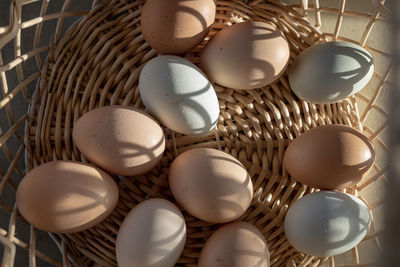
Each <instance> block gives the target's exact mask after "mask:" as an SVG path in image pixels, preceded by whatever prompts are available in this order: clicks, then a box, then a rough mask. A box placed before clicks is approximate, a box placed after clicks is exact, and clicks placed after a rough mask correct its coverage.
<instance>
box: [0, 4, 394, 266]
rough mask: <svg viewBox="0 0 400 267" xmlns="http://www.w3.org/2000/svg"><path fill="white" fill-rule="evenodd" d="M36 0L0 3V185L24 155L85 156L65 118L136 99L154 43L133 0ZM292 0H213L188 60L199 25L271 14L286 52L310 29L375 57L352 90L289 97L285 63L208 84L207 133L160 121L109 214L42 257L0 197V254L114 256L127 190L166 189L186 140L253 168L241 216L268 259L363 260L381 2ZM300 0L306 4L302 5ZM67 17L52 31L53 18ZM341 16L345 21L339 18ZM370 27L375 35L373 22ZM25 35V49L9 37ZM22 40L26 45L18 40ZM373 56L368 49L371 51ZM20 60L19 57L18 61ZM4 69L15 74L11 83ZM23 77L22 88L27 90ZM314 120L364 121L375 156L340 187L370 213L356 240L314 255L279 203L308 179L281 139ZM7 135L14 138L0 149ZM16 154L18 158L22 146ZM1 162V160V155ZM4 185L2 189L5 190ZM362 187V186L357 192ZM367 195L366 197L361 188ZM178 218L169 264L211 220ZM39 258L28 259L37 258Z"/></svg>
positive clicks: (379, 168) (314, 38)
mask: <svg viewBox="0 0 400 267" xmlns="http://www.w3.org/2000/svg"><path fill="white" fill-rule="evenodd" d="M31 2H39V3H40V5H41V11H40V14H37V17H35V18H29V19H28V20H25V21H23V20H22V17H23V16H22V15H21V13H22V12H23V6H27V7H29V5H30V4H31ZM49 2H50V1H48V0H43V1H42V0H39V1H37V0H33V1H32V0H14V1H13V2H12V5H11V7H10V25H9V27H2V28H0V49H2V50H3V48H4V47H7V46H12V47H13V50H14V55H13V57H12V58H11V59H10V58H9V57H8V60H7V61H4V60H3V57H4V55H3V54H0V88H1V94H0V95H1V96H0V112H1V113H0V115H1V116H4V117H7V120H8V124H7V125H2V126H1V127H2V128H1V129H0V147H1V150H0V151H1V153H3V155H2V157H3V158H4V161H5V162H7V165H6V166H5V167H4V168H0V177H1V182H0V193H1V194H6V193H7V192H8V193H7V194H11V195H13V194H14V193H15V190H16V187H17V185H18V181H19V180H18V178H16V177H21V176H23V174H24V173H25V172H26V171H29V170H30V169H32V168H33V167H35V166H37V165H40V164H42V163H44V162H48V161H51V160H56V159H72V160H77V161H86V160H85V158H84V157H83V156H82V155H81V154H80V152H79V151H78V149H77V148H76V147H75V146H74V144H73V142H72V136H71V133H72V128H73V125H74V123H75V122H76V121H77V119H78V118H79V117H81V116H82V115H83V114H84V113H86V112H88V111H90V110H93V109H95V108H98V107H100V106H107V105H115V104H117V105H131V106H135V107H138V108H141V109H143V108H144V107H143V104H142V102H141V99H140V95H139V90H138V89H137V84H138V77H139V74H140V71H141V69H142V67H143V65H144V64H145V63H146V62H147V61H148V60H150V59H151V58H153V57H155V56H157V53H156V52H155V51H154V50H153V49H151V47H149V45H148V44H147V43H146V42H145V41H144V39H143V36H142V34H141V31H140V13H141V8H142V6H143V3H144V1H143V0H138V1H135V0H106V1H103V2H99V3H98V2H97V1H94V2H93V4H92V7H91V8H90V10H87V11H77V12H75V11H70V10H69V9H68V7H69V4H70V0H65V1H64V5H63V7H62V9H61V10H57V11H55V12H54V13H50V14H49V13H48V12H47V8H48V5H49ZM307 2H308V1H300V2H297V4H295V5H293V6H286V5H284V4H282V2H279V1H275V0H271V1H258V0H256V1H240V0H235V1H217V6H218V7H217V16H216V22H215V24H214V26H213V28H212V30H211V32H210V34H209V36H208V37H207V38H206V40H205V41H204V42H203V43H202V44H200V45H199V46H198V47H196V48H195V49H194V50H193V51H191V52H190V53H188V54H187V55H186V57H187V58H188V59H189V60H190V61H192V62H194V63H198V61H199V58H198V56H199V51H200V50H201V48H202V47H203V46H204V45H205V44H206V42H207V40H208V38H209V37H211V36H212V35H214V34H215V33H216V32H218V31H219V30H221V29H222V28H224V27H229V26H230V25H231V24H232V23H236V22H241V21H243V20H247V19H253V20H259V21H272V22H273V23H275V24H276V25H277V26H278V27H279V28H280V29H281V30H282V31H283V32H284V34H285V36H286V37H287V39H288V41H289V43H290V49H291V57H290V64H291V63H292V62H293V60H294V58H295V57H296V55H298V54H299V53H300V52H301V51H303V50H304V49H305V48H307V47H309V46H311V45H312V44H314V43H315V42H318V41H326V40H330V39H341V40H345V41H351V42H355V43H357V44H359V45H361V46H363V47H364V48H366V49H367V50H368V51H370V52H371V54H372V55H373V57H374V60H375V62H378V61H379V62H380V63H379V64H378V65H379V66H377V63H375V64H376V72H375V73H374V76H373V79H372V80H371V82H370V83H369V85H368V86H367V88H366V89H364V90H363V91H361V93H359V94H357V95H356V96H355V97H351V98H349V99H347V100H345V101H342V102H340V103H335V104H330V105H314V104H311V103H307V102H304V101H301V100H299V99H298V98H297V97H296V96H295V95H294V94H293V93H292V92H291V90H290V87H289V85H288V80H287V75H286V73H285V74H284V75H283V76H282V77H281V78H280V79H279V80H278V81H276V82H275V83H273V84H272V85H270V86H267V87H265V88H260V89H255V90H248V91H243V90H241V91H237V90H233V89H229V88H222V87H220V86H218V85H215V89H216V91H217V95H218V100H219V104H220V109H221V114H220V118H219V122H218V125H217V129H216V130H215V131H213V132H211V133H210V134H209V135H207V136H203V137H192V136H183V135H180V134H177V133H174V132H172V131H171V130H169V129H166V128H164V130H165V135H166V152H165V154H164V157H163V158H162V160H161V162H160V164H159V165H158V166H157V167H156V168H155V169H153V170H152V171H151V172H149V173H148V174H145V175H140V176H137V177H122V176H114V178H115V180H116V181H117V183H118V185H119V190H120V200H119V204H118V206H117V208H116V210H115V211H114V212H113V213H112V215H111V216H110V217H109V218H108V219H106V220H105V221H104V222H103V223H101V224H100V225H98V226H96V227H94V228H92V229H89V230H86V231H83V232H79V233H75V234H62V235H54V234H50V236H51V237H52V238H53V241H54V242H55V243H56V244H57V245H58V247H59V249H60V251H61V254H62V257H60V259H53V258H51V257H50V256H48V255H46V251H41V250H39V249H38V248H37V247H36V243H37V233H38V232H39V231H38V230H36V229H35V228H34V227H31V228H30V236H29V240H25V241H24V240H21V239H20V238H18V236H17V234H16V227H17V225H18V224H19V223H20V221H22V222H24V219H23V218H22V217H21V216H20V215H19V214H18V211H17V210H16V207H15V205H11V206H10V205H9V204H8V203H5V202H4V201H1V202H0V207H1V208H2V209H3V210H4V211H5V212H7V213H9V214H10V215H9V218H10V220H9V224H8V227H6V228H4V229H0V242H1V243H2V244H3V246H4V255H3V258H2V261H3V266H12V264H13V262H14V259H15V257H18V255H19V254H18V253H17V254H16V251H20V249H16V248H17V247H21V248H23V249H25V250H27V251H28V252H29V262H30V266H36V263H37V261H38V259H40V261H41V262H48V263H51V264H54V265H56V266H62V265H64V266H91V265H92V264H93V263H94V262H96V263H98V264H100V265H101V266H110V265H111V266H115V265H116V258H115V239H116V234H117V231H118V228H119V225H120V224H121V222H122V220H123V219H124V217H125V215H126V214H127V213H128V212H129V211H130V210H131V209H132V208H133V207H134V206H135V205H136V204H138V203H139V202H141V201H143V200H145V199H148V198H151V197H163V198H167V199H170V200H172V201H173V198H172V195H171V192H170V190H169V188H168V176H167V174H168V167H169V165H170V163H171V162H172V160H173V159H174V158H175V157H176V156H177V155H178V154H179V153H181V152H183V151H185V150H187V149H190V148H194V147H212V148H217V149H220V150H223V151H225V152H228V153H230V154H232V155H233V156H235V157H237V158H238V159H239V160H240V161H241V162H242V163H243V164H244V166H245V167H246V169H247V170H248V172H249V173H250V176H251V177H252V180H253V185H254V190H255V194H254V199H253V201H252V204H251V207H250V208H249V209H248V211H247V212H246V213H245V214H244V215H243V216H242V217H241V219H242V220H245V221H248V222H251V223H253V224H254V225H255V226H257V227H258V228H259V229H260V230H261V232H262V233H263V234H264V235H265V237H266V239H267V241H268V244H269V249H270V252H271V263H272V266H276V267H280V266H318V265H324V264H327V266H332V267H333V266H348V267H350V266H360V267H361V266H370V264H371V261H374V258H373V257H372V256H371V253H370V252H371V251H379V249H380V243H379V238H380V236H379V235H380V228H379V227H378V226H377V223H376V221H377V219H376V218H377V217H380V215H379V214H380V211H379V210H380V209H382V204H383V201H382V199H381V198H380V196H382V192H383V186H384V183H385V179H384V175H385V171H386V168H385V164H384V157H385V154H386V153H387V147H386V145H385V144H384V143H385V142H384V140H385V139H384V135H385V129H386V126H387V119H388V113H387V112H386V108H385V97H386V95H387V90H386V89H385V87H386V86H387V84H388V83H389V82H388V78H389V75H390V72H391V67H390V66H389V63H388V62H389V61H388V58H389V57H390V54H389V53H388V52H387V50H385V49H384V48H382V47H381V46H380V42H381V41H382V40H379V38H375V37H374V38H372V36H374V31H375V30H376V29H378V31H379V32H381V31H384V30H387V25H386V22H385V20H386V19H387V16H388V13H389V11H388V10H387V8H386V7H385V6H384V1H372V2H373V4H374V7H375V10H374V12H372V13H371V12H366V11H357V10H356V11H354V10H347V9H346V4H347V3H346V2H351V1H350V0H349V1H345V0H341V1H340V2H339V1H338V2H337V3H336V4H335V5H333V6H332V3H330V4H331V5H330V6H329V5H328V4H324V3H322V2H321V3H320V2H319V1H318V0H314V1H313V3H312V5H311V3H310V6H308V3H307ZM307 9H308V11H306V10H307ZM325 16H335V20H334V21H335V23H334V27H333V28H331V29H328V27H327V26H326V27H325V25H324V17H325ZM70 17H73V18H74V19H75V20H76V22H75V23H74V24H73V25H72V26H71V27H70V28H69V29H68V30H67V31H66V33H65V34H62V31H63V23H64V20H66V19H70ZM346 20H348V21H347V22H348V25H347V26H344V25H345V24H346ZM50 21H53V22H54V21H56V22H57V24H56V27H55V29H54V34H53V37H52V38H51V39H50V40H47V43H45V44H44V45H43V42H42V41H40V39H41V33H42V29H43V27H44V25H45V24H46V23H47V22H50ZM354 21H356V22H360V23H361V25H362V31H360V32H354V30H353V32H352V33H350V34H349V30H350V31H351V29H352V28H351V27H352V25H351V23H350V22H352V23H353V22H354ZM25 29H33V31H34V38H32V37H31V38H26V40H25V39H24V37H25V36H24V35H23V34H21V33H23V31H24V30H25ZM375 36H379V35H377V34H375ZM24 42H30V44H29V45H30V49H28V50H26V49H25V51H24V50H23V49H22V48H21V46H22V47H23V44H24ZM29 45H28V46H29ZM377 59H379V60H378V61H377ZM29 62H30V63H29ZM28 63H29V64H36V65H37V72H35V73H25V72H24V64H28ZM10 79H18V81H19V82H18V85H17V86H16V87H15V88H10V87H9V82H8V81H9V80H10ZM31 88H34V89H33V90H32V89H31ZM20 101H25V102H27V103H29V109H28V110H27V111H24V112H21V111H20V110H16V109H15V107H14V106H15V105H16V103H17V102H20ZM324 124H346V125H350V126H352V127H355V128H357V129H360V130H363V131H364V133H365V134H366V135H367V136H368V137H369V138H370V140H371V141H372V142H373V144H374V146H375V149H376V151H377V161H376V164H375V166H374V167H373V170H372V171H371V173H370V175H369V176H368V177H367V178H365V179H364V180H362V181H361V182H360V183H359V184H357V185H356V186H354V187H352V188H347V189H346V190H344V191H346V192H348V193H351V194H354V195H357V196H360V197H361V198H362V199H363V200H364V201H365V202H366V203H367V205H368V206H369V208H370V210H371V215H372V218H373V223H372V225H371V229H370V231H369V233H368V234H367V236H366V237H365V239H364V241H363V242H362V243H361V244H360V245H359V246H358V247H356V248H354V249H353V250H352V251H350V252H348V253H347V254H346V255H345V256H342V257H341V258H340V257H338V258H333V257H329V258H315V257H310V256H307V255H304V254H302V253H299V252H297V251H296V250H295V249H294V248H293V247H291V246H290V244H289V243H288V241H287V240H286V238H285V235H284V232H283V219H284V216H285V214H286V212H287V210H288V207H289V206H290V205H291V204H293V202H294V201H296V200H297V199H299V198H301V197H302V196H303V195H304V194H308V193H311V192H313V191H314V190H315V189H313V188H309V187H306V186H304V185H301V184H299V183H296V182H295V181H293V180H292V179H290V177H289V176H288V174H287V172H286V171H285V169H284V166H282V159H283V155H284V152H285V148H286V147H287V145H288V143H289V142H290V141H291V140H293V139H294V138H296V137H297V136H299V135H300V134H302V133H303V132H305V131H307V130H309V129H310V128H313V127H316V126H319V125H324ZM10 144H13V145H15V144H18V146H17V147H18V149H16V150H13V149H10V148H9V146H10ZM24 155H25V160H23V156H24ZM2 166H3V165H2ZM9 192H11V193H9ZM364 192H365V194H364ZM371 196H372V197H371ZM183 214H184V216H185V218H186V223H187V229H188V237H187V242H186V246H185V249H184V251H183V254H182V256H181V258H180V259H179V261H178V263H177V266H196V263H197V259H198V256H199V253H200V251H201V248H202V246H203V245H204V242H205V241H206V240H207V238H208V237H209V236H210V235H211V234H212V233H213V232H214V231H215V230H216V229H217V228H218V225H211V224H208V223H205V222H202V221H200V220H198V219H195V218H194V217H192V216H190V215H189V214H187V213H186V212H184V211H183ZM38 265H39V266H40V264H38Z"/></svg>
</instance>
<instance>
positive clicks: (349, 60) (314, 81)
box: [289, 41, 374, 103]
mask: <svg viewBox="0 0 400 267" xmlns="http://www.w3.org/2000/svg"><path fill="white" fill-rule="evenodd" d="M373 74H374V64H373V60H372V56H371V54H370V53H369V52H368V51H367V50H365V49H364V48H362V47H360V46H358V45H356V44H353V43H349V42H342V41H332V42H325V43H320V44H317V45H314V46H311V47H309V48H308V49H306V50H305V51H303V52H302V53H301V54H300V55H299V56H298V57H297V58H296V59H295V61H294V64H293V66H292V67H291V68H290V70H289V83H290V87H291V88H292V90H293V92H294V93H295V94H296V95H297V96H298V97H299V98H301V99H304V100H306V101H310V102H313V103H333V102H338V101H341V100H343V99H345V98H347V97H349V96H352V95H354V94H355V93H357V92H359V91H361V90H362V89H363V88H364V87H365V86H366V85H367V83H368V82H369V80H370V79H371V77H372V75H373Z"/></svg>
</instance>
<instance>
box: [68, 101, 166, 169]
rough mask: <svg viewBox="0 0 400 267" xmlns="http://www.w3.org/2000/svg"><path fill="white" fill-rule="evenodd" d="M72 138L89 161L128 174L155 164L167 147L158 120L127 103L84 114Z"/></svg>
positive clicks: (149, 167) (152, 166)
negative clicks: (126, 104)
mask: <svg viewBox="0 0 400 267" xmlns="http://www.w3.org/2000/svg"><path fill="white" fill-rule="evenodd" d="M73 140H74V143H75V145H76V146H77V147H78V148H79V150H80V151H81V152H82V154H83V155H84V156H85V157H86V158H87V159H88V160H89V161H91V162H93V163H95V164H96V165H98V166H99V167H101V168H103V169H105V170H106V171H108V172H110V173H114V174H118V175H126V176H132V175H137V174H142V173H145V172H147V171H149V170H151V169H152V168H154V167H155V166H156V165H157V163H158V162H159V161H160V159H161V157H162V155H163V153H164V149H165V137H164V133H163V131H162V129H161V127H160V126H159V124H158V123H157V122H156V121H155V120H154V119H153V118H151V117H150V116H149V115H147V114H146V113H144V112H143V111H140V110H138V109H135V108H133V107H128V106H108V107H101V108H98V109H95V110H92V111H90V112H88V113H86V114H84V115H83V116H82V117H81V118H80V119H79V120H78V121H77V122H76V124H75V125H74V129H73Z"/></svg>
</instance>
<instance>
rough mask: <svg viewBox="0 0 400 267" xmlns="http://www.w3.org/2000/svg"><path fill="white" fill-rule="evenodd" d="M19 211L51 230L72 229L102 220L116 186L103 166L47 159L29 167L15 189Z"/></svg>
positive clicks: (114, 199)
mask: <svg viewBox="0 0 400 267" xmlns="http://www.w3.org/2000/svg"><path fill="white" fill-rule="evenodd" d="M16 203H17V207H18V210H19V212H20V213H21V215H22V216H23V217H24V218H25V219H26V220H27V221H28V222H29V223H30V224H32V225H33V226H35V227H36V228H39V229H41V230H44V231H47V232H53V233H73V232H79V231H83V230H85V229H88V228H91V227H93V226H95V225H96V224H98V223H100V222H102V221H103V220H104V219H105V218H107V217H108V216H109V215H110V214H111V212H112V211H113V210H114V208H115V206H116V205H117V203H118V186H117V184H116V183H115V182H114V180H113V179H112V178H111V177H110V175H108V174H107V173H105V172H104V171H103V170H101V169H99V168H96V167H94V166H92V165H89V164H86V163H81V162H72V161H61V160H59V161H51V162H48V163H45V164H42V165H40V166H38V167H36V168H34V169H33V170H31V171H30V172H29V173H28V174H27V175H25V177H24V178H23V179H22V181H21V183H20V184H19V186H18V189H17V193H16Z"/></svg>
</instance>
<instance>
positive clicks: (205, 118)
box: [139, 56, 219, 135]
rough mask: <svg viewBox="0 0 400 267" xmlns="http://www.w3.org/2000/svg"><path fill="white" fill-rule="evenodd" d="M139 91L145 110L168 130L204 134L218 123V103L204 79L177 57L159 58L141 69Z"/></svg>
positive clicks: (192, 67)
mask: <svg viewBox="0 0 400 267" xmlns="http://www.w3.org/2000/svg"><path fill="white" fill-rule="evenodd" d="M139 91H140V96H141V98H142V100H143V103H144V105H145V106H146V108H147V110H148V111H149V112H150V113H151V114H152V115H154V116H155V117H156V118H157V119H158V120H159V121H160V122H161V123H162V124H164V125H165V126H167V127H168V128H170V129H172V130H174V131H176V132H179V133H182V134H186V135H195V134H206V133H208V132H210V131H211V130H212V129H214V127H215V126H216V124H217V121H218V116H219V104H218V99H217V95H216V93H215V91H214V88H213V87H212V85H211V83H210V82H209V81H208V79H207V77H206V76H205V75H204V74H203V73H202V72H201V70H200V69H199V68H197V67H196V66H195V65H194V64H193V63H191V62H189V61H188V60H186V59H183V58H180V57H177V56H159V57H156V58H153V59H152V60H150V61H149V62H147V63H146V65H145V66H144V67H143V70H142V72H141V74H140V77H139Z"/></svg>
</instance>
